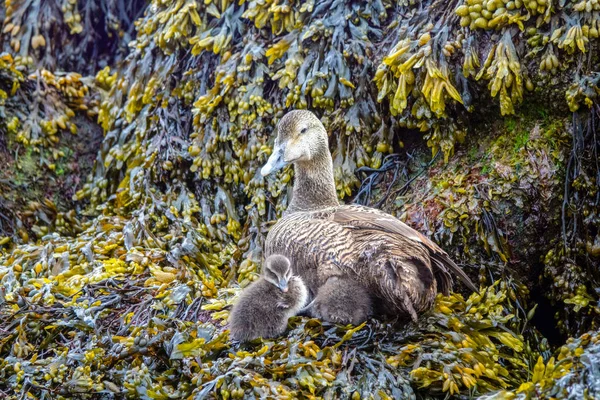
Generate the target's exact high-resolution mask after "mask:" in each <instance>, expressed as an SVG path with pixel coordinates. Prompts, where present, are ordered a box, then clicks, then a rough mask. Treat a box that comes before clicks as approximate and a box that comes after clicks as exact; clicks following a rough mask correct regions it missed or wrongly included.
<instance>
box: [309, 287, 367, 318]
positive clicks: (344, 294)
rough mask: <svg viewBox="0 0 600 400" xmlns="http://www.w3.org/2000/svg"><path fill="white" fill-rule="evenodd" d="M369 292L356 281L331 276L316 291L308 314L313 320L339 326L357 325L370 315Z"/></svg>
mask: <svg viewBox="0 0 600 400" xmlns="http://www.w3.org/2000/svg"><path fill="white" fill-rule="evenodd" d="M371 311H372V306H371V296H370V294H369V291H368V290H367V289H366V288H365V287H364V286H362V285H361V284H360V283H358V282H357V281H356V280H354V279H351V278H349V277H347V276H346V277H343V276H332V277H331V278H329V279H328V280H327V282H325V284H324V285H323V286H321V287H319V289H318V290H317V296H316V297H315V299H314V300H313V302H312V303H311V305H310V308H309V313H310V315H311V316H313V317H315V318H319V319H322V320H325V321H329V322H335V323H339V324H344V325H345V324H353V325H358V324H360V323H361V322H363V321H366V320H367V318H368V317H369V315H370V314H371Z"/></svg>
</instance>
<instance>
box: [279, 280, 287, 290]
mask: <svg viewBox="0 0 600 400" xmlns="http://www.w3.org/2000/svg"><path fill="white" fill-rule="evenodd" d="M277 286H278V287H279V289H281V291H282V292H283V293H286V292H287V291H288V281H287V280H285V279H280V280H279V285H277Z"/></svg>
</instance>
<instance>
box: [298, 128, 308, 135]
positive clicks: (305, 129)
mask: <svg viewBox="0 0 600 400" xmlns="http://www.w3.org/2000/svg"><path fill="white" fill-rule="evenodd" d="M306 131H308V128H302V130H301V131H300V133H301V134H305V133H306Z"/></svg>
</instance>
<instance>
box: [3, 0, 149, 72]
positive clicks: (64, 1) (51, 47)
mask: <svg viewBox="0 0 600 400" xmlns="http://www.w3.org/2000/svg"><path fill="white" fill-rule="evenodd" d="M145 6H146V2H145V1H142V0H134V1H113V0H100V1H78V0H59V1H43V0H32V1H28V0H13V1H11V0H6V1H3V5H2V11H3V12H2V17H3V24H2V33H1V36H2V37H1V40H0V43H1V46H0V47H1V48H2V50H3V51H7V52H11V53H12V54H13V55H14V57H15V59H16V60H18V61H19V62H21V63H23V64H28V65H33V66H36V67H43V68H48V69H49V70H51V71H55V70H66V71H77V72H80V73H84V74H92V73H94V72H95V71H97V69H98V66H102V67H103V66H104V65H106V64H107V63H113V62H114V61H116V60H119V59H121V58H122V57H123V55H124V54H125V53H126V45H127V43H128V42H129V41H130V40H131V39H132V35H134V31H133V28H134V26H133V21H134V20H135V19H136V18H137V17H138V16H139V15H141V12H142V11H143V10H144V8H145Z"/></svg>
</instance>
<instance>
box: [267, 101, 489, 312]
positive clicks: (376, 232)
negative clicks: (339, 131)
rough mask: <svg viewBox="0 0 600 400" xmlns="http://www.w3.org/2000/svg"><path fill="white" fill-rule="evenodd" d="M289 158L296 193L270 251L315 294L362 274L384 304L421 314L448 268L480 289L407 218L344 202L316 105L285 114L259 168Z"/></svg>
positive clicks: (445, 280)
mask: <svg viewBox="0 0 600 400" xmlns="http://www.w3.org/2000/svg"><path fill="white" fill-rule="evenodd" d="M291 163H293V164H294V169H295V178H294V187H293V192H292V199H291V202H290V204H289V206H288V208H287V210H286V211H285V213H284V214H283V217H282V218H281V219H280V220H279V221H277V223H276V224H275V225H274V226H273V227H272V228H271V229H270V231H269V233H268V235H267V239H266V243H265V257H268V256H269V255H271V254H282V255H284V256H286V257H288V258H289V259H290V261H291V263H292V265H293V266H294V267H293V268H294V273H295V274H297V275H299V276H300V277H301V278H302V279H303V281H304V282H305V284H306V286H307V287H308V289H309V291H310V293H311V297H314V296H315V295H316V293H317V291H318V289H319V287H321V286H322V285H324V284H325V283H326V282H327V280H328V279H329V278H331V277H334V276H335V277H338V278H340V279H349V280H356V281H358V282H359V283H360V284H361V285H363V286H364V287H365V288H366V289H367V291H368V292H369V293H370V294H371V296H372V297H373V298H374V300H377V301H378V304H379V307H378V308H379V310H383V311H384V312H385V313H386V314H395V315H401V316H409V317H411V318H412V319H413V320H416V319H417V314H418V313H422V312H424V311H427V310H428V309H429V308H431V306H432V304H433V301H434V299H435V296H436V294H437V291H438V288H439V290H440V291H441V292H442V293H444V294H448V293H449V291H450V289H451V287H452V277H451V275H450V271H452V272H453V273H454V274H456V275H457V276H458V277H459V278H460V279H461V280H462V281H463V282H464V283H465V284H466V285H467V286H468V287H469V288H471V289H472V290H474V291H477V288H476V287H475V285H474V284H473V283H472V282H471V280H470V279H469V278H468V276H467V275H466V274H465V273H464V272H463V271H462V270H461V269H460V267H458V266H457V265H456V264H455V263H454V262H453V261H452V260H451V259H450V257H449V256H448V254H446V253H445V252H444V251H443V250H442V249H441V248H440V247H438V246H437V245H436V244H435V243H433V242H432V241H431V240H429V239H428V238H427V237H425V236H424V235H422V234H421V233H419V232H417V231H416V230H414V229H412V228H410V227H409V226H407V225H406V224H404V223H403V222H402V221H400V220H398V219H396V218H395V217H394V216H392V215H390V214H387V213H385V212H383V211H380V210H377V209H374V208H370V207H365V206H360V205H340V203H339V201H338V198H337V193H336V189H335V182H334V179H333V161H332V158H331V153H330V151H329V146H328V136H327V131H326V130H325V127H324V126H323V124H322V123H321V121H320V120H319V119H318V118H317V117H316V116H315V115H314V114H313V113H312V112H310V111H305V110H294V111H290V112H289V113H287V114H286V115H284V116H283V118H282V119H281V121H280V122H279V124H278V126H277V137H276V139H275V144H274V148H273V152H272V153H271V156H270V157H269V159H268V161H267V163H266V164H265V165H264V166H263V167H262V169H261V174H262V176H267V175H269V174H271V173H273V172H275V171H277V170H279V169H281V168H283V167H284V166H286V165H287V164H291ZM349 314H351V313H350V312H349Z"/></svg>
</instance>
